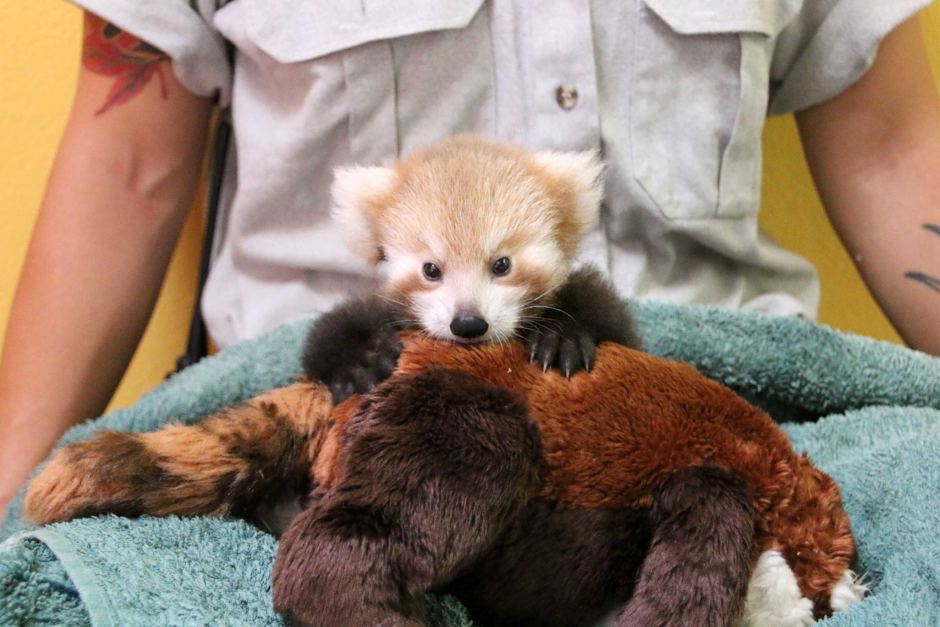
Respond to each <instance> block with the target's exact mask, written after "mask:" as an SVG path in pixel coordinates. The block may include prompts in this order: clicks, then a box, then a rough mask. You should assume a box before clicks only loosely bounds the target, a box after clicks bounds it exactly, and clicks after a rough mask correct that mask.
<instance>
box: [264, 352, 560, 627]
mask: <svg viewBox="0 0 940 627" xmlns="http://www.w3.org/2000/svg"><path fill="white" fill-rule="evenodd" d="M342 446H343V450H342V453H341V456H340V458H339V461H338V468H337V472H336V475H335V476H336V482H335V483H334V484H333V486H332V487H331V488H330V489H329V490H328V491H325V492H324V493H322V494H318V495H315V496H314V498H313V504H312V505H311V507H310V508H309V509H308V510H307V511H306V512H304V513H303V514H301V515H300V516H299V517H298V518H297V519H295V521H294V523H293V524H292V525H291V527H290V528H289V529H288V530H287V532H286V533H285V535H284V536H283V538H282V539H281V543H280V546H279V548H278V555H277V561H276V564H275V569H274V604H275V605H274V606H275V609H277V611H279V612H282V613H286V614H289V615H290V616H291V617H292V618H293V619H294V620H296V621H298V622H301V623H303V624H307V625H366V624H368V625H405V624H414V623H418V622H421V621H422V619H423V611H424V610H423V600H422V599H423V593H424V592H425V591H428V590H432V589H435V588H439V587H441V586H443V585H444V584H446V583H448V582H449V581H450V580H451V579H452V578H453V577H454V576H455V575H456V574H457V573H459V572H460V571H461V570H462V569H464V568H465V567H466V566H468V565H469V564H471V563H473V561H475V560H476V559H477V558H478V556H479V555H481V554H482V553H483V552H484V551H485V550H486V549H487V548H488V547H489V546H491V545H492V544H493V542H495V540H496V538H497V537H498V535H499V533H500V532H501V530H502V529H504V528H505V526H506V525H507V524H508V523H509V522H510V521H511V520H512V519H513V518H514V517H515V516H516V515H517V512H518V510H519V508H520V507H521V506H522V504H523V503H524V502H525V499H526V497H527V495H528V494H529V492H530V490H531V489H532V486H533V485H534V484H535V482H536V481H537V480H538V472H539V470H540V468H541V464H542V461H541V460H542V458H541V452H540V448H539V438H538V433H537V430H536V428H535V427H534V425H532V423H531V422H530V421H529V420H528V417H527V416H526V413H525V410H524V407H523V406H522V403H521V401H519V400H518V399H516V398H515V397H514V396H512V395H511V394H509V393H508V392H505V391H502V390H499V389H497V388H494V387H492V386H489V385H487V384H484V383H482V382H480V381H478V380H476V379H473V378H472V377H469V376H467V375H464V374H460V373H456V372H452V371H444V370H430V371H427V372H425V373H422V374H418V375H410V376H401V377H397V378H396V379H394V380H391V381H389V382H387V383H385V384H383V385H382V386H381V387H379V388H378V389H377V390H376V391H375V392H374V393H373V394H371V395H370V396H369V397H367V399H366V400H365V401H364V405H363V407H362V408H361V410H360V412H359V413H358V414H357V415H355V416H353V417H352V418H351V419H350V422H349V423H348V426H347V431H346V433H345V435H344V438H343V443H342Z"/></svg>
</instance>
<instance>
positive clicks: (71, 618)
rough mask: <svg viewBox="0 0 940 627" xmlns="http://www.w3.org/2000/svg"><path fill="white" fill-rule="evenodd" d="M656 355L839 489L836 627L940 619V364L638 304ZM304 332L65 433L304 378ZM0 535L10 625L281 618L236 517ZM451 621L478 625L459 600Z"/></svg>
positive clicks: (100, 521) (291, 332) (184, 411)
mask: <svg viewBox="0 0 940 627" xmlns="http://www.w3.org/2000/svg"><path fill="white" fill-rule="evenodd" d="M634 313H635V315H636V317H637V319H638V323H639V324H638V326H639V330H640V334H641V337H643V338H644V342H645V344H646V348H647V350H649V351H650V352H652V353H655V354H658V355H662V356H665V357H670V358H674V359H682V360H686V361H690V362H692V363H693V364H695V365H696V366H697V367H698V368H699V370H701V371H702V372H703V373H705V374H706V375H708V376H710V377H713V378H716V379H719V380H721V381H723V382H725V383H726V384H728V385H730V386H731V387H733V388H734V389H736V390H737V391H739V392H740V393H741V394H743V395H744V396H746V397H747V398H749V399H750V400H752V401H753V402H756V403H758V404H760V405H761V406H762V407H764V408H765V409H767V410H768V411H770V412H771V414H772V415H774V416H775V417H776V418H777V419H778V420H781V421H805V420H807V419H814V420H815V419H816V418H817V417H819V418H820V419H819V420H818V421H815V422H788V423H787V424H786V425H785V428H786V430H787V432H788V433H789V434H790V436H791V438H792V439H793V442H794V444H795V445H796V447H797V448H798V449H800V450H805V451H806V452H807V453H809V455H810V457H811V458H812V459H813V460H814V462H815V463H816V464H817V465H819V466H820V467H821V468H822V469H823V470H825V471H826V472H828V473H829V474H831V475H832V476H833V477H834V478H835V479H836V480H837V481H838V482H839V485H840V486H841V488H842V494H843V497H844V500H845V505H846V509H847V510H848V513H849V516H850V517H851V519H852V523H853V528H854V530H855V534H856V537H857V541H858V546H859V553H860V558H861V571H862V572H863V573H865V574H866V575H867V578H868V580H869V581H870V584H871V589H872V593H871V595H870V596H869V598H867V599H866V600H865V601H864V602H863V603H861V604H859V605H857V606H854V607H853V608H852V609H851V610H849V611H848V612H847V613H845V614H842V615H838V616H836V617H834V618H832V619H830V620H829V621H828V624H831V625H879V626H880V625H940V536H938V529H940V490H938V488H940V411H938V409H940V360H937V359H933V358H930V357H927V356H925V355H923V354H919V353H915V352H912V351H908V350H906V349H903V348H900V347H897V346H893V345H889V344H884V343H880V342H875V341H871V340H868V339H864V338H860V337H855V336H850V335H844V334H840V333H836V332H834V331H831V330H828V329H825V328H823V327H820V326H818V325H814V324H811V323H808V322H804V321H801V320H798V319H792V318H791V319H781V318H771V317H767V316H762V315H759V314H753V313H742V312H731V311H726V310H719V309H714V308H703V307H679V306H671V305H663V304H653V303H639V304H636V305H635V306H634ZM306 328H307V325H306V324H299V323H295V324H291V325H287V326H284V327H282V328H280V329H278V330H276V331H274V332H272V333H270V334H268V335H266V336H264V337H262V338H260V339H257V340H254V341H251V342H246V343H244V344H241V345H239V346H235V347H233V348H231V349H228V350H226V351H223V352H222V353H221V354H219V355H216V356H214V357H212V358H209V359H206V360H204V361H203V362H201V363H199V364H197V365H196V366H194V367H192V368H190V369H188V370H187V371H185V372H184V373H182V374H180V375H177V376H175V377H173V378H171V379H170V380H169V381H167V382H166V383H164V384H163V385H161V386H160V387H159V388H157V389H156V390H154V391H153V392H151V393H150V394H148V395H147V396H145V397H144V398H143V399H141V400H140V402H138V403H137V404H136V405H134V406H133V407H130V408H128V409H124V410H119V411H116V412H114V413H112V414H109V415H108V416H104V417H102V418H100V419H98V420H95V421H93V422H90V423H88V424H85V425H81V426H79V427H76V428H74V429H72V430H71V431H69V432H68V433H67V434H66V435H65V437H64V438H63V439H62V442H61V443H62V444H65V443H68V442H74V441H76V440H81V439H85V438H88V437H90V436H91V435H93V434H94V433H95V432H96V431H98V430H100V429H104V428H109V429H122V430H130V431H150V430H153V429H155V428H157V427H158V426H160V425H162V424H164V423H166V422H168V421H171V420H181V421H183V422H195V421H197V420H199V419H200V418H201V417H203V416H205V415H207V414H209V413H211V412H212V411H214V410H216V409H218V408H219V407H222V406H226V405H232V404H234V403H237V402H239V401H242V400H245V399H247V398H250V397H251V396H253V395H255V394H257V393H259V392H261V391H263V390H266V389H269V388H272V387H276V386H279V385H284V384H286V383H288V382H290V381H291V380H292V378H293V377H294V376H295V374H296V373H297V371H298V364H299V353H300V348H301V344H302V338H303V335H304V332H305V330H306ZM19 507H20V504H19V501H17V502H15V503H14V504H13V505H12V507H11V509H10V512H9V514H8V517H7V520H6V521H5V523H4V526H3V528H2V529H0V538H8V539H7V541H6V542H5V543H3V544H2V545H0V625H9V624H12V625H21V624H68V625H71V624H75V625H81V624H89V623H90V624H93V625H163V624H165V625H184V624H185V625H219V624H224V625H238V624H245V625H264V624H280V622H281V621H280V619H279V618H278V617H277V616H276V615H275V614H274V612H273V610H272V608H271V585H270V572H271V566H272V563H273V559H274V552H275V541H274V539H273V538H272V537H271V536H269V535H267V534H265V533H263V532H261V531H258V530H257V529H255V528H254V527H252V526H250V525H248V524H247V523H244V522H242V521H238V520H213V519H181V518H165V519H157V518H144V519H139V520H128V519H124V518H120V517H116V516H105V517H98V518H89V519H84V520H77V521H74V522H70V523H63V524H57V525H52V526H49V527H46V528H42V529H32V528H31V527H30V526H29V525H28V524H26V523H24V522H23V521H22V520H20V518H19ZM431 617H432V622H433V623H434V624H437V625H470V621H469V619H468V618H467V616H466V614H465V612H464V611H463V609H462V608H461V607H460V605H459V604H458V603H457V602H456V601H455V600H453V599H437V600H434V602H433V603H432V609H431Z"/></svg>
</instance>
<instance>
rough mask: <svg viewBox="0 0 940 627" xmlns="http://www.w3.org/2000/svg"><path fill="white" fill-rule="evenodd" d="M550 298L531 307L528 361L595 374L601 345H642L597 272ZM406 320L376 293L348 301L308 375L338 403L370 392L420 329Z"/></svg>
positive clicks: (310, 351) (314, 350)
mask: <svg viewBox="0 0 940 627" xmlns="http://www.w3.org/2000/svg"><path fill="white" fill-rule="evenodd" d="M551 296H552V302H554V303H555V305H554V306H552V307H547V306H542V305H539V306H533V310H534V311H536V312H537V313H535V314H533V315H532V316H530V317H529V318H528V322H527V323H526V324H527V325H528V328H526V329H523V330H521V334H522V335H523V336H524V337H525V338H526V346H527V350H528V354H529V358H530V360H532V361H534V362H536V363H538V364H540V365H541V367H542V369H543V370H545V369H548V368H553V369H555V370H558V371H560V372H562V373H564V374H565V376H570V375H572V374H573V373H575V372H578V371H580V370H586V369H590V368H591V367H592V366H593V363H594V356H595V350H596V349H595V347H596V346H597V344H599V343H601V342H615V343H618V344H621V345H623V346H629V347H632V348H639V347H640V339H639V337H638V336H637V334H636V332H635V330H634V327H633V319H632V316H631V315H630V311H629V308H628V305H627V303H626V302H624V301H623V299H621V298H620V297H619V296H618V295H617V293H616V291H615V290H614V288H613V286H612V285H611V284H610V282H609V281H608V280H607V279H605V278H604V277H603V276H601V274H600V273H599V272H598V271H597V270H595V269H593V268H590V267H585V268H581V269H579V270H576V271H575V272H573V273H571V275H569V277H568V279H567V281H566V282H565V283H564V284H563V285H562V286H561V287H560V288H559V289H558V290H557V292H556V293H555V294H552V295H551ZM407 316H408V314H407V312H405V311H402V309H401V307H400V306H399V305H398V304H396V303H394V302H391V301H389V300H387V299H383V298H381V297H379V296H372V297H369V298H364V299H360V300H353V301H349V302H347V303H344V304H343V305H341V306H339V307H337V308H336V309H334V310H333V311H330V312H328V313H326V314H324V315H323V316H321V317H320V318H319V319H318V320H317V322H316V323H315V324H314V326H313V328H312V329H311V332H310V335H309V336H308V338H307V343H306V346H305V348H304V354H303V367H304V372H305V374H306V375H307V376H308V377H310V378H311V379H314V380H317V381H322V382H323V383H325V384H326V385H327V386H329V388H330V391H331V392H332V394H333V400H334V402H336V403H339V402H342V401H343V400H345V399H346V398H348V397H349V396H351V395H352V394H363V393H365V392H368V391H369V390H371V389H372V388H373V387H374V386H375V385H376V384H378V383H380V382H382V381H384V380H385V379H386V378H388V377H389V376H390V375H391V373H392V371H393V370H394V369H395V364H396V363H397V360H398V356H399V354H400V353H401V349H402V345H401V341H400V339H399V337H398V332H399V331H401V330H403V329H407V328H415V325H414V324H413V323H411V322H410V321H409V320H408V319H407Z"/></svg>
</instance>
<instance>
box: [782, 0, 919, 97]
mask: <svg viewBox="0 0 940 627" xmlns="http://www.w3.org/2000/svg"><path fill="white" fill-rule="evenodd" d="M930 1H931V0H805V2H804V3H803V7H802V9H800V11H799V13H797V15H796V17H795V18H794V19H793V21H791V22H790V23H789V24H788V25H787V26H786V27H785V28H784V29H783V31H781V33H780V35H779V36H778V38H777V42H776V46H775V48H774V54H773V60H772V62H771V69H770V79H771V91H770V108H769V113H770V114H771V115H776V114H780V113H789V112H791V111H798V110H800V109H805V108H807V107H810V106H812V105H814V104H818V103H820V102H825V101H826V100H829V99H831V98H833V97H835V96H837V95H838V94H840V93H842V92H843V91H844V90H846V89H847V88H848V87H850V86H851V85H852V84H853V83H854V82H855V81H857V80H858V79H859V78H860V77H861V76H862V74H864V73H865V71H866V70H868V68H869V67H871V64H872V63H873V62H874V60H875V55H876V54H877V52H878V46H879V44H880V43H881V40H882V39H883V38H884V37H885V35H887V34H888V33H890V32H891V31H892V30H893V29H894V28H895V27H896V26H898V24H900V23H901V22H903V21H904V20H906V19H908V18H909V17H911V16H913V15H914V14H915V13H917V12H918V11H919V10H920V9H922V8H924V7H925V6H927V5H929V4H930Z"/></svg>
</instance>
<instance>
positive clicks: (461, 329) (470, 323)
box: [450, 313, 490, 340]
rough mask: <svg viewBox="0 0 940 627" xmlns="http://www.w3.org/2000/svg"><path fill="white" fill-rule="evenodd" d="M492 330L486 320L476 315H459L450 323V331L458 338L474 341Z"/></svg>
mask: <svg viewBox="0 0 940 627" xmlns="http://www.w3.org/2000/svg"><path fill="white" fill-rule="evenodd" d="M489 328H490V325H489V324H487V322H486V320H484V319H483V318H481V317H480V316H478V315H476V314H466V313H465V314H458V315H456V316H454V319H453V320H451V321H450V331H451V333H453V334H454V335H456V336H457V337H462V338H464V339H465V340H472V339H473V338H475V337H480V336H481V335H483V334H484V333H486V330H487V329H489Z"/></svg>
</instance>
